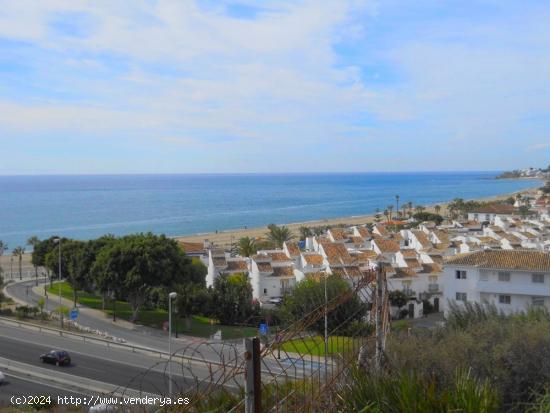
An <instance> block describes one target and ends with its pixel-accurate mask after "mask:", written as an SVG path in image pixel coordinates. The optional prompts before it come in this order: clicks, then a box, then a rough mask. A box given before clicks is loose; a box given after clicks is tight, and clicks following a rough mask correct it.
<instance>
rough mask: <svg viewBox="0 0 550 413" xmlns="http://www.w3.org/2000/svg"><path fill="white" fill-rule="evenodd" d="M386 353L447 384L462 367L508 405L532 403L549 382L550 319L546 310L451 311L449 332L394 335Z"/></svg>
mask: <svg viewBox="0 0 550 413" xmlns="http://www.w3.org/2000/svg"><path fill="white" fill-rule="evenodd" d="M387 355H388V358H389V364H390V365H392V366H394V367H395V368H397V369H405V370H407V369H409V370H415V371H417V372H418V374H420V375H422V376H423V377H432V376H433V377H437V381H438V383H439V384H441V385H445V386H450V385H451V384H452V383H453V382H454V380H455V377H454V376H455V373H456V371H457V370H458V369H471V373H472V374H473V376H474V377H477V378H479V379H482V380H490V382H491V385H492V386H493V387H494V388H495V389H496V390H497V391H498V393H499V394H500V395H501V396H500V397H501V402H502V405H503V406H508V407H509V406H514V405H519V404H524V403H530V402H533V398H534V394H535V393H540V392H542V391H544V390H545V386H548V385H549V384H550V316H549V314H548V311H544V310H529V311H528V312H526V313H524V314H514V315H511V316H505V315H503V314H501V313H499V312H498V311H496V310H495V309H494V308H491V307H487V308H484V307H482V306H470V307H466V308H465V309H462V310H452V309H451V314H450V316H449V318H448V321H447V326H446V327H445V328H441V329H437V330H433V331H416V332H414V333H413V334H412V335H411V336H410V337H408V338H407V340H402V339H399V337H397V336H390V337H389V339H388V349H387ZM511 411H514V410H511ZM516 411H523V410H516Z"/></svg>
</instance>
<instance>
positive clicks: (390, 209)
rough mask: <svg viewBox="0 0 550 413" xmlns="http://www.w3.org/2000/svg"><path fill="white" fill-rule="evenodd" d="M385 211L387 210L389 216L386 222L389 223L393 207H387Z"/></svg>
mask: <svg viewBox="0 0 550 413" xmlns="http://www.w3.org/2000/svg"><path fill="white" fill-rule="evenodd" d="M386 209H387V211H388V215H389V217H388V221H391V213H392V211H393V205H388V207H387V208H386Z"/></svg>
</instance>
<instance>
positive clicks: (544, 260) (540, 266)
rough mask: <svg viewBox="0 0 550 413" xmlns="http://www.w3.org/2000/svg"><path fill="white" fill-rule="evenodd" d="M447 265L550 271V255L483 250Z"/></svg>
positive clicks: (525, 251) (468, 254)
mask: <svg viewBox="0 0 550 413" xmlns="http://www.w3.org/2000/svg"><path fill="white" fill-rule="evenodd" d="M445 264H447V265H464V266H469V267H479V268H497V269H509V270H525V271H550V253H548V252H541V251H531V250H483V251H476V252H471V253H466V254H459V255H456V256H454V257H451V258H449V259H447V260H446V262H445Z"/></svg>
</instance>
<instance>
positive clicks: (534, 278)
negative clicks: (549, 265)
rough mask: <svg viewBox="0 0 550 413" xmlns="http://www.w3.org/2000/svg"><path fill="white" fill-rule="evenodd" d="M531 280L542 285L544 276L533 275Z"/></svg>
mask: <svg viewBox="0 0 550 413" xmlns="http://www.w3.org/2000/svg"><path fill="white" fill-rule="evenodd" d="M531 280H532V281H533V282H534V283H539V284H544V274H533V275H531Z"/></svg>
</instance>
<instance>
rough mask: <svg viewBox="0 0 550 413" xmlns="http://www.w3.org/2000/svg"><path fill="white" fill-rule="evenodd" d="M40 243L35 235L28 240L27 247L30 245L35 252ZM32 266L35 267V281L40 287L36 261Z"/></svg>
mask: <svg viewBox="0 0 550 413" xmlns="http://www.w3.org/2000/svg"><path fill="white" fill-rule="evenodd" d="M39 242H40V240H39V239H38V237H37V236H36V235H33V236H32V237H30V238H29V239H28V240H27V245H30V246H31V247H32V249H33V251H34V249H35V248H36V246H37V245H38V243H39ZM32 265H33V267H34V279H35V280H36V285H38V266H37V265H36V264H35V263H34V260H33V263H32Z"/></svg>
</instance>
